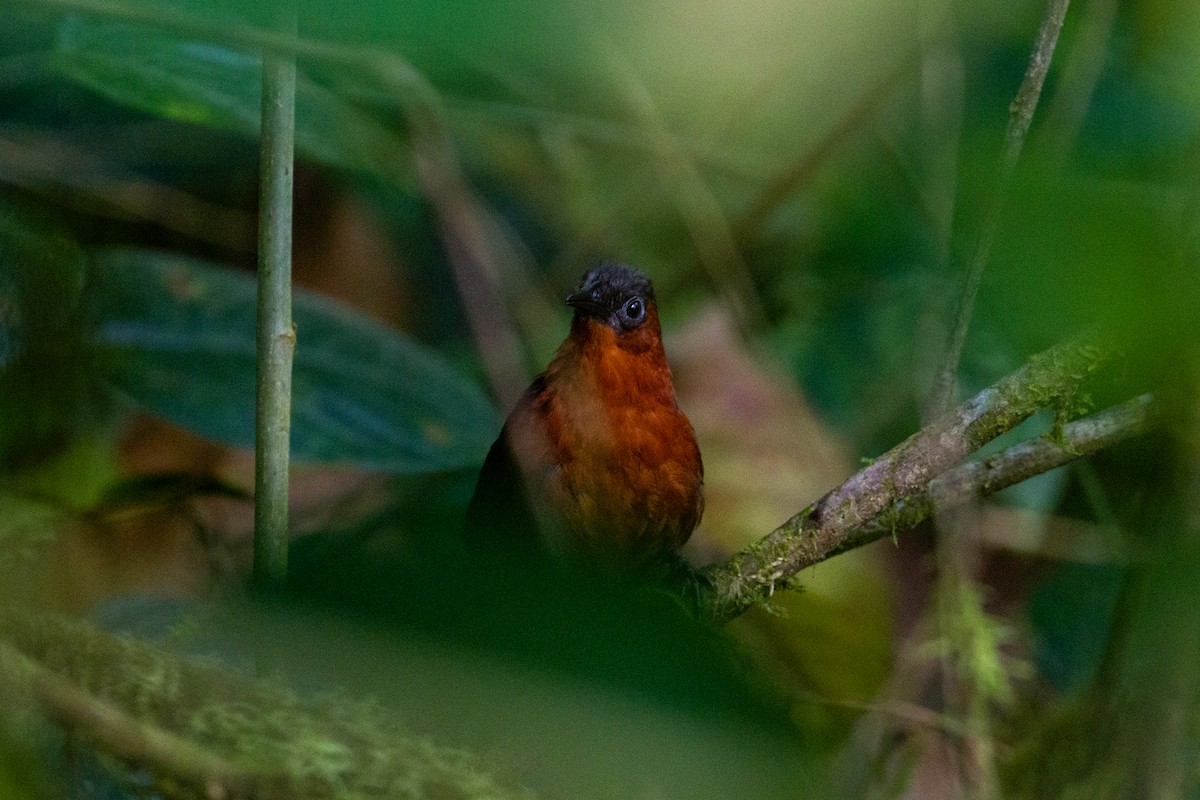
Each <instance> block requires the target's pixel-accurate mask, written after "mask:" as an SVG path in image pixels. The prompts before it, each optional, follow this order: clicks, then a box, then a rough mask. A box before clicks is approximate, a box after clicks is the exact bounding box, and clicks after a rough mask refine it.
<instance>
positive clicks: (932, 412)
mask: <svg viewBox="0 0 1200 800" xmlns="http://www.w3.org/2000/svg"><path fill="white" fill-rule="evenodd" d="M1069 5H1070V0H1049V2H1048V4H1047V6H1046V16H1045V17H1043V18H1042V26H1041V28H1040V29H1039V30H1038V37H1037V42H1036V43H1035V44H1034V47H1033V53H1032V54H1031V55H1030V56H1029V64H1028V66H1027V67H1026V68H1025V78H1024V80H1022V81H1021V86H1020V88H1019V89H1018V90H1017V94H1016V97H1015V98H1014V99H1013V101H1012V105H1011V106H1010V107H1009V112H1008V126H1007V127H1006V128H1005V131H1004V149H1003V152H1002V154H1001V158H1000V174H999V180H998V182H997V186H996V190H995V192H994V193H993V194H992V197H991V202H990V203H989V204H988V207H987V211H986V213H985V216H984V219H983V227H982V229H981V230H980V232H979V239H978V240H977V241H976V244H975V252H974V254H973V255H972V257H971V263H970V264H969V266H968V268H967V271H966V273H965V275H964V277H963V287H962V293H961V295H960V296H959V301H958V310H957V312H956V313H955V315H954V322H953V328H952V330H951V332H950V335H949V337H948V339H947V342H946V350H945V353H944V354H943V356H942V362H941V365H940V366H939V368H938V373H937V376H936V377H935V379H934V383H933V387H932V388H931V389H930V392H929V399H928V401H927V403H926V406H925V407H926V416H927V417H934V416H937V415H938V414H941V413H942V412H943V411H945V410H946V409H947V408H949V407H950V403H951V402H952V400H953V397H952V395H953V392H954V376H955V375H956V374H957V372H958V364H959V362H960V361H961V360H962V351H963V346H964V345H965V344H966V340H967V330H968V329H969V328H970V326H971V317H972V314H973V313H974V310H975V298H976V296H977V295H978V294H979V286H980V284H981V283H982V282H983V271H984V269H985V268H986V267H987V263H988V258H989V256H990V255H991V251H992V241H993V240H994V239H995V238H996V230H997V229H998V228H999V227H1000V216H1001V214H1002V213H1003V211H1004V204H1005V200H1006V199H1007V195H1008V185H1009V183H1010V182H1011V181H1012V176H1013V173H1014V172H1015V171H1016V167H1017V161H1018V160H1019V159H1020V157H1021V150H1022V149H1023V148H1024V146H1025V137H1026V135H1027V134H1028V133H1029V126H1030V124H1031V123H1032V122H1033V114H1034V112H1035V111H1036V110H1037V105H1038V99H1039V98H1040V97H1041V94H1042V85H1043V84H1044V83H1045V81H1046V73H1047V72H1049V71H1050V62H1051V60H1052V59H1053V57H1054V48H1055V46H1056V45H1057V44H1058V34H1059V31H1061V30H1062V25H1063V18H1064V17H1065V16H1066V14H1067V7H1068V6H1069Z"/></svg>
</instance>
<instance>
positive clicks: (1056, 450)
mask: <svg viewBox="0 0 1200 800" xmlns="http://www.w3.org/2000/svg"><path fill="white" fill-rule="evenodd" d="M1153 410H1154V398H1153V397H1152V396H1151V395H1141V396H1140V397H1135V398H1134V399H1132V400H1129V401H1127V402H1125V403H1122V404H1121V405H1118V406H1113V407H1112V408H1109V409H1106V410H1104V411H1102V412H1100V413H1098V414H1093V415H1092V416H1089V417H1085V418H1083V419H1079V420H1076V421H1074V422H1070V423H1068V424H1066V425H1064V426H1063V429H1062V434H1061V436H1058V437H1055V438H1053V439H1050V438H1046V437H1039V438H1037V439H1031V440H1029V441H1026V442H1022V443H1021V444H1018V445H1013V446H1012V447H1010V448H1008V449H1006V450H1004V451H1002V452H1000V453H997V454H996V455H993V456H989V457H987V458H983V459H980V460H978V461H970V462H968V463H966V464H963V465H962V466H959V467H955V468H954V469H951V470H949V471H947V472H944V473H942V474H941V475H939V476H938V477H937V478H935V479H934V480H933V481H931V483H935V484H937V490H936V494H937V498H938V508H939V509H943V508H954V507H956V506H958V505H960V504H962V503H968V502H970V501H971V500H973V499H975V498H978V497H985V496H987V495H990V494H994V493H996V492H998V491H1000V490H1001V489H1007V488H1008V487H1009V486H1014V485H1016V484H1018V483H1020V482H1021V481H1024V480H1026V479H1028V478H1032V477H1033V476H1034V475H1040V474H1042V473H1043V472H1049V471H1050V470H1052V469H1056V468H1058V467H1061V466H1063V465H1064V464H1067V463H1069V462H1071V461H1073V460H1074V459H1076V458H1080V457H1082V456H1087V455H1091V454H1092V453H1096V452H1098V451H1100V450H1103V449H1105V448H1106V447H1110V446H1111V445H1113V444H1115V443H1117V442H1119V441H1123V440H1125V439H1128V438H1130V437H1133V436H1137V435H1139V434H1141V433H1144V432H1145V431H1146V429H1147V427H1148V426H1149V424H1150V421H1151V418H1152V416H1153ZM933 511H934V501H933V497H932V492H931V491H930V490H928V489H925V490H921V491H918V492H916V493H914V494H912V495H911V496H909V497H905V498H903V499H901V500H899V501H897V502H896V503H895V504H894V505H893V506H892V507H891V508H889V509H888V510H887V511H885V512H883V513H882V514H880V515H879V516H877V517H875V518H874V519H872V520H871V521H869V522H867V523H866V524H865V525H863V526H862V527H861V528H859V530H857V531H856V532H854V533H853V534H851V535H850V536H847V537H846V539H845V540H844V541H842V543H841V544H839V545H838V546H837V547H835V548H833V549H832V550H830V551H829V552H828V553H827V554H826V555H825V558H832V557H833V556H836V555H838V554H839V553H844V552H846V551H848V550H853V549H854V548H856V547H861V546H862V545H864V544H869V543H870V542H873V541H875V540H877V539H882V538H883V537H885V536H891V535H892V534H893V533H896V532H898V531H905V530H909V529H911V528H913V527H915V526H916V525H917V524H918V523H920V522H921V521H923V520H925V519H928V518H929V517H930V516H931V515H932V514H933Z"/></svg>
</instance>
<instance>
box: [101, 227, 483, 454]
mask: <svg viewBox="0 0 1200 800" xmlns="http://www.w3.org/2000/svg"><path fill="white" fill-rule="evenodd" d="M89 288H90V290H91V292H92V293H93V296H94V297H93V300H94V304H95V305H94V309H93V311H94V319H95V327H94V329H93V334H92V335H93V337H94V344H95V346H96V348H97V349H98V350H99V352H100V355H101V359H100V361H101V365H102V367H101V369H102V370H103V375H104V377H105V379H106V380H107V382H108V383H109V384H110V385H111V386H113V387H114V388H116V389H117V390H119V391H120V392H122V393H123V394H125V395H127V396H128V397H129V398H131V399H132V400H134V401H135V402H136V403H138V404H139V405H141V406H143V407H145V408H146V409H148V410H150V411H151V412H153V413H155V414H159V415H161V416H163V417H165V418H167V419H169V420H172V421H174V422H176V423H178V424H180V425H183V426H185V427H188V428H191V429H193V430H195V431H197V432H198V433H200V434H202V435H204V436H208V437H210V438H213V439H217V440H220V441H223V442H228V443H230V444H233V445H236V446H243V447H245V446H250V445H252V444H253V442H254V402H255V400H254V398H255V369H256V367H255V334H254V328H255V313H256V312H255V308H256V303H255V292H256V286H255V280H254V276H252V275H249V274H245V273H240V272H234V271H231V270H226V269H221V268H218V267H214V266H211V265H208V264H205V263H202V262H199V261H194V260H187V259H184V258H181V257H177V256H172V255H170V254H164V253H154V252H145V251H116V252H110V253H106V254H103V255H101V256H100V257H98V259H97V263H96V266H95V270H94V274H93V276H92V283H91V286H90V287H89ZM293 319H294V321H295V323H296V327H297V349H296V361H295V368H294V374H293V398H292V455H293V457H294V458H295V459H297V460H299V461H313V462H344V463H354V464H358V465H361V466H364V467H368V468H371V469H379V470H386V471H393V472H405V473H415V472H427V471H435V470H448V469H456V468H460V467H467V466H470V465H473V464H477V463H479V462H480V461H482V459H483V455H484V453H485V452H486V450H487V447H488V446H489V444H490V443H491V441H492V439H493V438H494V437H495V435H496V431H497V429H498V427H499V423H498V420H497V418H496V415H495V412H494V411H493V410H492V407H491V405H490V404H489V403H488V401H487V399H486V398H485V397H484V395H483V393H482V392H481V391H480V390H479V389H478V388H477V387H476V386H475V385H474V384H473V383H471V382H470V381H468V380H466V379H465V378H463V377H462V376H461V375H460V374H459V373H458V372H457V371H456V370H455V369H454V368H453V367H451V366H450V365H449V364H448V363H447V362H445V361H444V360H443V359H441V358H440V357H439V356H438V355H437V354H435V353H433V352H432V351H430V350H428V349H427V348H425V347H424V346H422V345H420V344H417V343H416V342H414V341H412V340H410V339H408V338H406V337H404V336H402V335H400V334H398V333H396V332H394V331H390V330H388V329H386V328H384V327H382V326H380V325H379V324H377V323H375V322H372V321H370V320H368V319H367V318H365V317H364V316H362V315H360V314H358V313H356V312H353V311H351V310H349V309H347V308H344V307H342V306H339V305H337V304H335V303H333V302H331V301H329V300H327V299H324V298H320V297H317V296H314V295H310V294H306V293H303V292H297V293H296V295H295V299H294V306H293Z"/></svg>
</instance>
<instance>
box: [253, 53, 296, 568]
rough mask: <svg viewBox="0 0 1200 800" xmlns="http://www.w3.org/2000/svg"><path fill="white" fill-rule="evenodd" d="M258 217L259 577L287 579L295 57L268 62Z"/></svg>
mask: <svg viewBox="0 0 1200 800" xmlns="http://www.w3.org/2000/svg"><path fill="white" fill-rule="evenodd" d="M262 92H263V95H262V134H261V139H262V154H261V164H260V168H259V169H260V173H259V174H260V190H259V212H258V213H259V218H258V358H257V363H258V395H257V400H258V402H257V409H256V418H255V430H256V434H255V464H254V489H255V495H254V497H255V502H254V578H255V581H257V582H258V583H260V584H264V585H277V584H280V583H282V582H283V581H284V579H285V578H286V577H287V551H288V445H289V440H290V434H291V414H292V358H293V355H294V353H295V350H296V329H295V326H294V325H293V324H292V165H293V156H294V150H295V127H296V114H295V110H296V59H295V58H294V57H293V56H291V55H279V54H275V53H267V54H265V55H264V57H263V84H262Z"/></svg>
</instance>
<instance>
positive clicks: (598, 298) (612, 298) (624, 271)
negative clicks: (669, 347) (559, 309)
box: [567, 261, 657, 335]
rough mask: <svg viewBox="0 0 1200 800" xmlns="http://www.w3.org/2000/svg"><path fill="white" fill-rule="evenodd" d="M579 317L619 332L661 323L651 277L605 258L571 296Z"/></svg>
mask: <svg viewBox="0 0 1200 800" xmlns="http://www.w3.org/2000/svg"><path fill="white" fill-rule="evenodd" d="M567 305H569V306H571V308H573V309H575V319H576V320H580V321H595V322H599V323H600V324H602V325H607V326H608V327H610V328H612V329H613V330H614V331H616V332H617V334H618V335H620V334H625V333H630V332H632V331H636V330H638V329H639V328H641V327H643V326H644V325H645V324H646V323H647V321H653V322H655V323H656V322H657V308H656V306H655V301H654V287H653V286H652V285H651V283H650V279H649V278H647V277H646V276H645V275H643V274H642V273H640V272H638V271H637V270H636V269H634V268H633V267H629V266H626V265H625V264H619V263H617V262H615V261H602V262H600V263H599V264H597V265H596V266H595V267H593V268H592V269H591V271H589V272H588V273H587V274H586V275H584V276H583V278H582V279H580V281H579V285H578V286H576V287H575V290H574V291H573V292H571V293H570V294H569V295H567Z"/></svg>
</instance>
